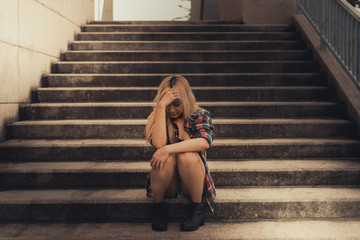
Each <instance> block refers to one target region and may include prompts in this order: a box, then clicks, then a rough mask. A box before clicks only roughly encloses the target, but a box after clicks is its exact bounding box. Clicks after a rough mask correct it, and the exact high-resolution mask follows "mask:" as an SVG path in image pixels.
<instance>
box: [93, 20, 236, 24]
mask: <svg viewBox="0 0 360 240" xmlns="http://www.w3.org/2000/svg"><path fill="white" fill-rule="evenodd" d="M109 24H110V25H116V24H119V25H218V24H220V25H224V24H225V25H226V24H243V22H241V21H213V20H201V21H200V20H194V21H167V20H154V21H150V20H149V21H142V20H131V21H128V20H121V21H116V20H114V21H89V22H88V25H109Z"/></svg>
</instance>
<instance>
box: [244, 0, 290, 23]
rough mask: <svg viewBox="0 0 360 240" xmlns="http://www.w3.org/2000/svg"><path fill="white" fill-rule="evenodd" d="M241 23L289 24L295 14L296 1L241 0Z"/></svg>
mask: <svg viewBox="0 0 360 240" xmlns="http://www.w3.org/2000/svg"><path fill="white" fill-rule="evenodd" d="M242 1H243V22H244V23H252V24H265V23H269V24H289V23H292V21H293V18H292V17H293V16H294V15H295V14H296V0H242Z"/></svg>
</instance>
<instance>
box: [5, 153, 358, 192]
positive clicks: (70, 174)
mask: <svg viewBox="0 0 360 240" xmlns="http://www.w3.org/2000/svg"><path fill="white" fill-rule="evenodd" d="M208 165H209V168H210V171H211V175H212V177H213V179H214V182H215V184H216V186H217V187H229V186H233V187H245V186H259V187H261V186H306V185H307V186H309V185H321V186H329V185H330V186H342V185H343V186H344V185H348V186H349V185H359V184H360V161H359V160H357V161H350V160H345V159H340V160H275V159H274V160H272V159H267V160H265V161H264V160H255V161H252V160H243V161H226V162H224V161H213V160H209V161H208ZM149 171H150V164H149V162H28V163H26V162H23V163H0V178H1V182H0V187H1V188H2V189H31V188H32V189H69V188H80V189H81V188H143V187H144V181H145V179H146V176H147V174H148V173H149ZM44 179H46V181H44Z"/></svg>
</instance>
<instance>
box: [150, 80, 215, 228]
mask: <svg viewBox="0 0 360 240" xmlns="http://www.w3.org/2000/svg"><path fill="white" fill-rule="evenodd" d="M154 103H155V107H154V110H153V112H152V113H151V114H150V116H149V118H148V124H147V126H146V140H147V142H149V143H151V144H152V145H153V146H154V147H155V148H157V151H156V152H155V153H154V155H153V158H152V159H151V161H150V165H151V167H152V169H151V171H150V174H149V177H148V181H147V193H148V196H151V195H152V196H153V199H154V203H153V209H152V212H153V216H152V229H153V230H156V231H165V230H166V229H167V222H166V218H165V204H164V202H163V201H164V197H166V198H172V197H181V196H186V197H188V198H190V199H191V203H190V204H189V207H188V214H187V215H188V217H187V219H186V220H185V222H183V223H182V224H181V230H183V231H194V230H197V229H198V228H199V226H201V225H203V224H204V215H203V209H202V204H201V202H202V197H203V196H205V197H206V200H207V203H208V205H209V207H210V209H211V210H212V211H213V209H214V200H215V196H216V194H215V186H214V183H213V181H212V178H211V175H210V172H209V170H208V167H207V163H206V150H207V149H208V148H209V147H210V145H211V143H212V141H213V139H214V135H213V125H212V120H211V117H210V114H209V112H208V111H206V110H204V109H201V108H199V107H198V105H197V103H196V100H195V97H194V94H193V93H192V91H191V88H190V85H189V83H188V81H187V80H186V78H184V77H182V76H169V77H167V78H165V79H164V80H163V81H162V82H161V84H160V86H159V89H158V93H157V96H156V97H155V99H154Z"/></svg>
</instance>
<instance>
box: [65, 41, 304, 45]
mask: <svg viewBox="0 0 360 240" xmlns="http://www.w3.org/2000/svg"><path fill="white" fill-rule="evenodd" d="M270 42H271V43H303V42H302V41H301V40H221V41H219V40H211V41H209V40H208V41H206V40H197V41H189V40H178V41H157V40H156V41H150V40H149V41H139V40H136V41H121V40H111V41H110V40H106V41H105V40H101V41H96V40H81V41H77V40H76V41H72V42H71V43H75V44H79V43H98V44H99V43H157V44H159V43H166V44H169V43H197V44H214V43H220V44H224V43H270Z"/></svg>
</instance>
